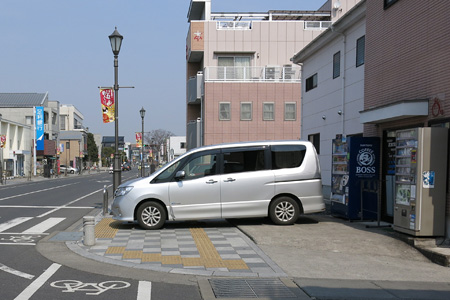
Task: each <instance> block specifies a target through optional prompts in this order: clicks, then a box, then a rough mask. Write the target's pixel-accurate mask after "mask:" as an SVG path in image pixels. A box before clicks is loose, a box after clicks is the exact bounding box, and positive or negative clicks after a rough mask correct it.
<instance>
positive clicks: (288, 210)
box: [269, 196, 300, 225]
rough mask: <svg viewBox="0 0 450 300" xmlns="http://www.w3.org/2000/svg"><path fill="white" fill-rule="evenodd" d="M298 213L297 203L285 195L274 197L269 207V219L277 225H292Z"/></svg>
mask: <svg viewBox="0 0 450 300" xmlns="http://www.w3.org/2000/svg"><path fill="white" fill-rule="evenodd" d="M299 214H300V209H299V207H298V203H297V202H295V200H294V199H292V198H290V197H286V196H283V197H280V198H277V199H275V200H274V201H273V202H272V204H271V205H270V208H269V216H270V219H271V220H272V222H274V223H275V224H277V225H292V224H294V223H295V222H296V221H297V219H298V217H299Z"/></svg>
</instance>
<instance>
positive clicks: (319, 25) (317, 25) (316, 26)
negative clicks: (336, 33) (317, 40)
mask: <svg viewBox="0 0 450 300" xmlns="http://www.w3.org/2000/svg"><path fill="white" fill-rule="evenodd" d="M332 24H333V23H332V22H331V21H306V22H305V27H304V28H305V30H325V29H327V28H328V27H330V26H331V25H332Z"/></svg>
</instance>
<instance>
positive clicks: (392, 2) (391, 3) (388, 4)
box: [384, 0, 398, 9]
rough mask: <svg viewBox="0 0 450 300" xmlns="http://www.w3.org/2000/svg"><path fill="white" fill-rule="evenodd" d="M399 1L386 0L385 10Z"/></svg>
mask: <svg viewBox="0 0 450 300" xmlns="http://www.w3.org/2000/svg"><path fill="white" fill-rule="evenodd" d="M397 1H398V0H384V9H388V8H389V7H391V6H392V5H393V4H394V3H395V2H397Z"/></svg>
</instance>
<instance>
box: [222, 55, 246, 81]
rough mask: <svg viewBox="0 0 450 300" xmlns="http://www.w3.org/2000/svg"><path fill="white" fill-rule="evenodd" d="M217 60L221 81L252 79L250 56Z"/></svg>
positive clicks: (225, 57) (227, 57)
mask: <svg viewBox="0 0 450 300" xmlns="http://www.w3.org/2000/svg"><path fill="white" fill-rule="evenodd" d="M217 60H218V66H219V69H218V74H217V75H218V77H219V79H224V80H239V79H250V62H251V58H250V56H236V57H235V56H223V57H218V58H217Z"/></svg>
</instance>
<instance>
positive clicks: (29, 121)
mask: <svg viewBox="0 0 450 300" xmlns="http://www.w3.org/2000/svg"><path fill="white" fill-rule="evenodd" d="M25 124H27V125H33V116H26V117H25Z"/></svg>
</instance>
